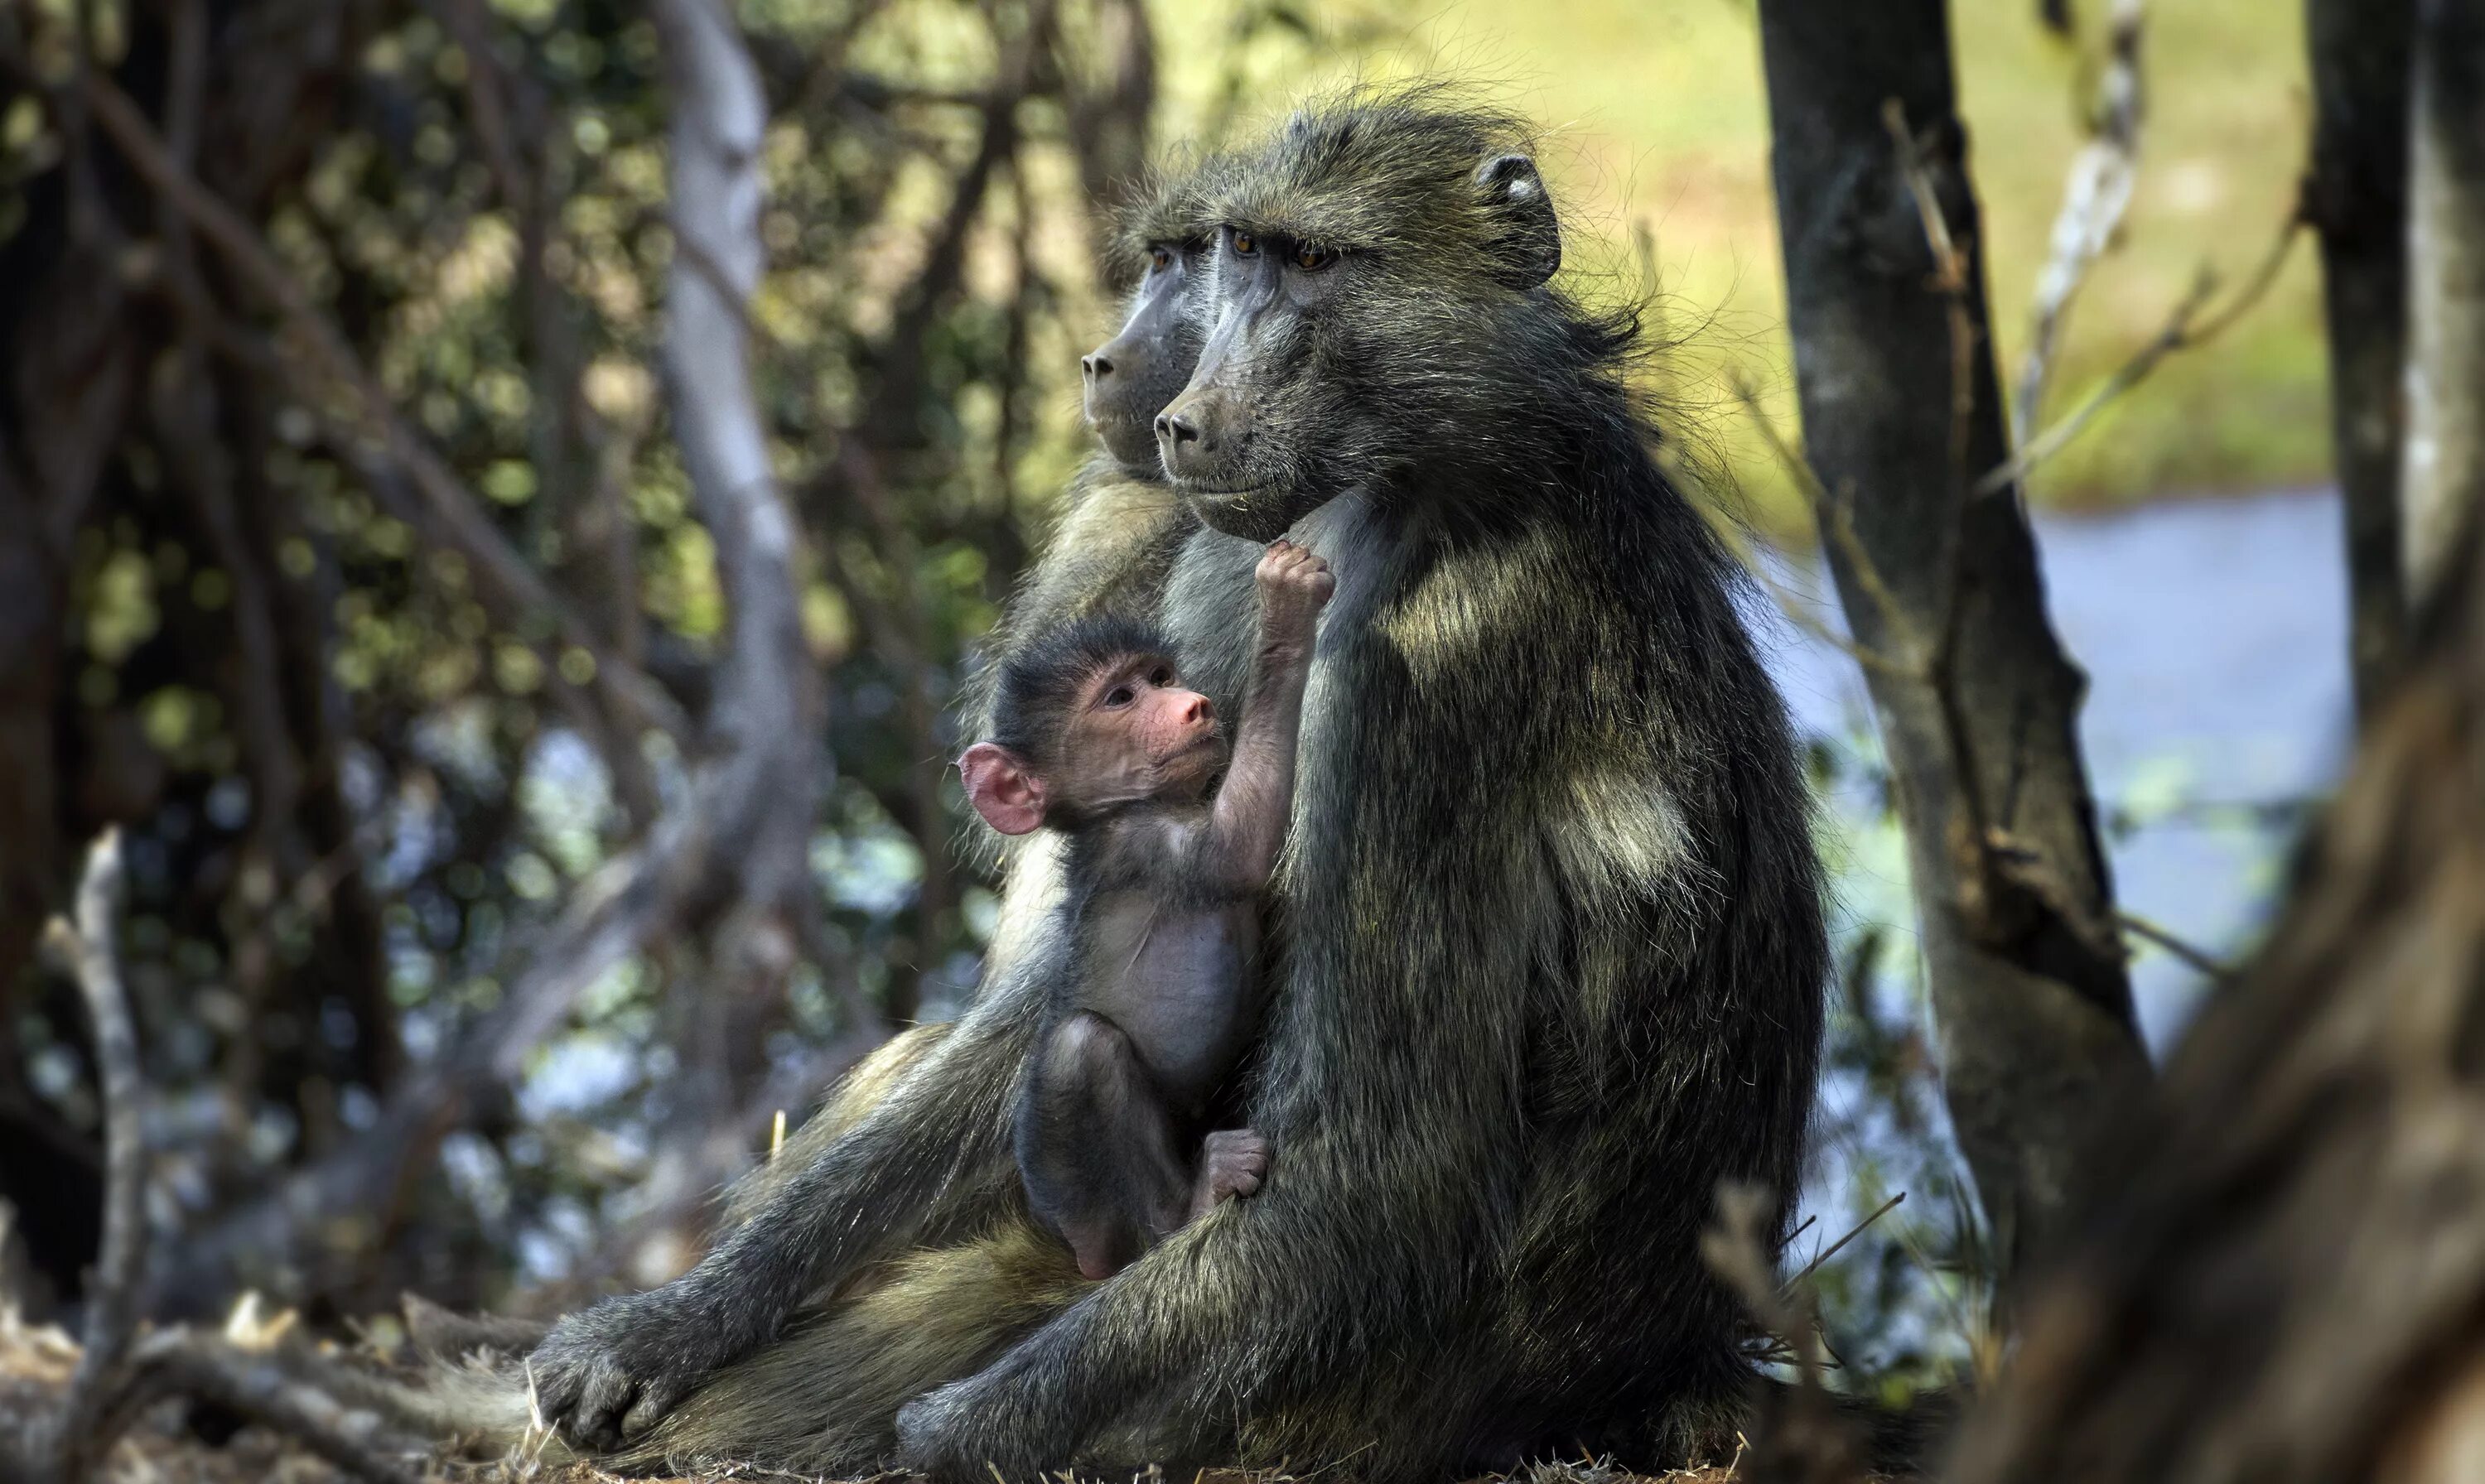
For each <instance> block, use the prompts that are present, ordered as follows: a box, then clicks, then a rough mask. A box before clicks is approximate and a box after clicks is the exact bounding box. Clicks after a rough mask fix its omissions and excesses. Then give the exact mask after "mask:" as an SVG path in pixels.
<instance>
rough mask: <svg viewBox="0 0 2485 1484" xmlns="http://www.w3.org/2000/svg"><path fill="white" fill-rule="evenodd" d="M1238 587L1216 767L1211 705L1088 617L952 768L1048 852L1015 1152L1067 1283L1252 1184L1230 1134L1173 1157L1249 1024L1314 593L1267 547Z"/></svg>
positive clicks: (978, 807) (1008, 686)
mask: <svg viewBox="0 0 2485 1484" xmlns="http://www.w3.org/2000/svg"><path fill="white" fill-rule="evenodd" d="M1258 580H1259V589H1260V644H1259V652H1258V658H1257V660H1256V661H1255V662H1254V666H1253V670H1252V676H1251V689H1250V702H1249V706H1250V709H1249V710H1248V711H1247V712H1245V713H1244V714H1243V717H1242V725H1241V727H1240V728H1239V729H1238V731H1237V733H1236V736H1235V741H1234V744H1233V754H1232V761H1231V764H1230V766H1229V765H1228V763H1227V755H1226V745H1225V740H1224V737H1223V735H1222V733H1220V732H1219V730H1218V728H1217V723H1216V713H1215V708H1214V707H1212V706H1211V705H1210V704H1209V701H1208V698H1207V697H1206V696H1203V695H1201V694H1200V693H1199V692H1197V691H1195V690H1186V689H1184V688H1182V687H1181V683H1180V680H1179V678H1178V677H1177V675H1176V672H1175V667H1174V662H1173V661H1172V659H1171V658H1170V656H1171V653H1172V651H1171V648H1170V646H1168V645H1167V644H1165V643H1164V642H1163V640H1162V639H1161V637H1159V636H1158V635H1157V634H1155V633H1154V632H1153V631H1150V630H1147V629H1145V628H1141V627H1139V626H1136V625H1133V624H1129V623H1126V622H1120V621H1115V620H1112V619H1103V618H1099V619H1088V620H1085V621H1082V622H1080V623H1077V624H1073V625H1071V626H1070V627H1068V628H1066V629H1062V630H1058V631H1055V632H1054V633H1052V634H1044V635H1039V636H1036V637H1035V638H1033V639H1032V640H1031V641H1030V642H1029V643H1027V644H1026V645H1024V647H1023V648H1022V649H1021V651H1020V652H1019V653H1018V654H1017V655H1014V656H1012V657H1011V659H1010V661H1009V662H1008V664H1007V666H1006V667H1005V668H1004V670H1003V672H1002V676H1001V682H1000V705H999V709H998V714H997V716H996V719H995V723H994V740H993V741H990V742H977V743H976V744H975V745H973V746H972V747H969V748H968V749H967V753H966V756H965V757H963V758H961V759H960V760H959V765H958V766H959V770H960V771H961V772H962V773H964V774H965V776H966V781H967V796H968V797H969V799H970V800H972V801H973V803H974V806H975V811H976V812H977V813H978V814H981V815H982V816H983V817H984V820H985V822H986V823H989V824H991V825H992V826H993V827H994V828H995V829H997V830H999V831H1000V832H1001V833H1002V834H1005V835H1024V834H1026V833H1028V832H1030V831H1032V830H1035V829H1037V828H1042V827H1049V828H1051V829H1052V830H1054V831H1055V832H1057V833H1059V834H1061V835H1063V836H1064V837H1065V838H1066V839H1067V841H1068V850H1067V854H1066V858H1065V861H1064V879H1065V881H1066V883H1067V886H1068V896H1067V899H1066V900H1065V902H1064V903H1063V905H1062V909H1061V925H1060V931H1061V932H1062V935H1063V938H1064V939H1065V941H1067V942H1068V943H1069V944H1070V945H1071V948H1070V953H1069V956H1068V958H1067V960H1066V962H1065V964H1064V968H1065V972H1064V973H1062V974H1061V975H1060V976H1059V978H1058V980H1057V981H1056V983H1055V985H1054V986H1053V989H1052V993H1051V1004H1050V1005H1049V1007H1048V1009H1047V1012H1046V1015H1045V1027H1044V1031H1043V1034H1042V1036H1041V1038H1040V1039H1039V1040H1038V1042H1037V1045H1036V1049H1035V1054H1034V1056H1033V1057H1032V1058H1031V1059H1030V1060H1029V1062H1028V1066H1027V1071H1026V1076H1025V1086H1024V1092H1023V1093H1022V1094H1021V1097H1020V1102H1019V1107H1018V1116H1017V1144H1018V1162H1019V1173H1020V1174H1021V1176H1022V1177H1024V1180H1025V1181H1026V1188H1027V1198H1028V1203H1029V1204H1030V1205H1032V1206H1033V1207H1034V1210H1035V1214H1036V1217H1037V1219H1038V1220H1040V1221H1042V1222H1043V1223H1044V1224H1045V1226H1047V1227H1048V1228H1051V1230H1052V1231H1053V1232H1054V1234H1056V1235H1058V1236H1059V1237H1061V1238H1062V1239H1063V1240H1064V1241H1066V1242H1068V1243H1069V1244H1070V1249H1071V1251H1072V1253H1073V1254H1075V1255H1077V1257H1078V1259H1079V1272H1080V1273H1081V1274H1082V1275H1084V1276H1085V1277H1088V1278H1109V1277H1111V1276H1112V1275H1113V1274H1115V1273H1117V1272H1120V1271H1121V1270H1122V1268H1123V1267H1125V1266H1126V1265H1128V1264H1129V1262H1130V1261H1131V1259H1132V1258H1133V1257H1135V1256H1137V1255H1138V1254H1139V1253H1140V1252H1141V1251H1142V1250H1143V1249H1145V1248H1146V1247H1147V1246H1149V1245H1150V1244H1152V1243H1154V1242H1155V1241H1156V1240H1157V1239H1159V1238H1161V1237H1162V1236H1164V1235H1165V1234H1166V1233H1168V1232H1170V1231H1172V1230H1174V1229H1175V1228H1178V1227H1180V1226H1182V1225H1183V1224H1184V1223H1186V1222H1188V1221H1189V1220H1191V1219H1192V1218H1194V1217H1197V1216H1201V1215H1205V1214H1206V1213H1207V1212H1208V1210H1209V1209H1210V1208H1211V1207H1212V1206H1214V1205H1215V1203H1216V1202H1217V1201H1220V1200H1222V1199H1224V1198H1225V1197H1227V1196H1247V1195H1249V1194H1251V1193H1252V1192H1253V1191H1256V1190H1258V1189H1259V1188H1260V1180H1261V1177H1262V1176H1263V1175H1264V1174H1266V1173H1267V1170H1268V1162H1269V1147H1268V1145H1267V1143H1266V1141H1264V1140H1262V1139H1261V1138H1260V1136H1259V1135H1258V1134H1257V1133H1255V1132H1253V1131H1252V1130H1250V1129H1247V1128H1241V1129H1218V1130H1215V1131H1213V1132H1211V1133H1209V1134H1208V1135H1207V1137H1206V1140H1205V1147H1204V1148H1203V1150H1202V1152H1201V1154H1200V1156H1199V1158H1198V1159H1197V1160H1195V1161H1194V1160H1193V1159H1191V1158H1190V1157H1189V1155H1188V1152H1187V1151H1188V1148H1189V1147H1190V1146H1191V1145H1192V1143H1193V1142H1194V1140H1195V1139H1196V1138H1197V1131H1198V1129H1199V1127H1200V1122H1201V1120H1202V1118H1203V1117H1204V1116H1205V1115H1206V1113H1207V1112H1208V1110H1209V1107H1210V1102H1211V1099H1212V1098H1213V1097H1214V1096H1215V1094H1216V1093H1217V1092H1218V1091H1219V1090H1220V1089H1221V1088H1222V1086H1223V1085H1224V1083H1225V1082H1226V1080H1227V1078H1228V1077H1229V1075H1230V1074H1231V1073H1232V1071H1233V1069H1234V1066H1235V1063H1236V1062H1237V1060H1238V1059H1239V1058H1240V1057H1241V1055H1242V1050H1243V1047H1244V1044H1245V1043H1246V1042H1247V1041H1248V1040H1249V1039H1250V1038H1251V1037H1252V1035H1253V1034H1254V1033H1255V1032H1256V1030H1257V1028H1258V1024H1259V997H1260V996H1259V972H1258V969H1259V966H1258V962H1257V960H1258V958H1259V947H1260V895H1261V892H1262V891H1263V890H1264V889H1265V888H1266V887H1267V885H1268V883H1269V876H1270V872H1271V871H1273V870H1274V869H1275V867H1276V863H1277V851H1278V849H1279V847H1280V846H1282V845H1283V844H1284V842H1285V838H1286V825H1287V823H1288V821H1289V820H1290V819H1291V818H1292V815H1293V811H1294V801H1295V744H1296V739H1297V734H1298V733H1299V731H1300V729H1301V721H1302V701H1303V685H1304V682H1305V681H1306V680H1307V679H1308V678H1309V676H1310V672H1311V644H1312V634H1313V627H1314V625H1315V623H1316V622H1317V619H1318V615H1319V612H1320V607H1321V605H1322V604H1324V603H1325V602H1327V601H1328V595H1329V593H1330V591H1331V590H1332V589H1333V588H1334V586H1335V580H1334V579H1332V578H1331V577H1330V576H1329V571H1328V565H1327V563H1325V562H1324V561H1322V560H1321V559H1320V558H1319V557H1317V556H1314V555H1313V554H1311V553H1309V552H1306V551H1304V550H1303V549H1301V548H1300V547H1297V546H1294V545H1292V544H1291V543H1288V542H1285V541H1279V542H1277V543H1276V544H1275V545H1273V546H1271V547H1270V549H1269V551H1268V554H1267V555H1265V556H1263V557H1262V558H1261V560H1260V566H1259V572H1258ZM1219 769H1223V770H1224V774H1225V776H1224V781H1223V782H1222V783H1221V784H1220V785H1218V787H1217V789H1216V792H1215V796H1214V797H1210V796H1208V795H1207V792H1206V791H1207V787H1208V783H1209V780H1210V779H1211V778H1212V777H1213V776H1215V773H1216V772H1217V771H1218V770H1219Z"/></svg>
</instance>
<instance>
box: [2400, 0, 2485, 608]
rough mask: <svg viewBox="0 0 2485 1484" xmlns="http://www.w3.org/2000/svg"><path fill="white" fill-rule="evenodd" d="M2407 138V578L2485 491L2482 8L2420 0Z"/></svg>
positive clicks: (2459, 1)
mask: <svg viewBox="0 0 2485 1484" xmlns="http://www.w3.org/2000/svg"><path fill="white" fill-rule="evenodd" d="M2415 62H2416V66H2415V87H2414V93H2415V113H2414V118H2413V121H2412V124H2411V128H2410V139H2409V151H2408V159H2409V170H2408V177H2409V188H2408V198H2409V201H2408V204H2409V217H2408V317H2407V324H2408V355H2407V446H2406V450H2405V454H2404V458H2403V462H2402V464H2401V466H2400V485H2401V489H2402V491H2403V492H2404V505H2403V508H2404V510H2405V512H2406V526H2405V529H2404V531H2403V532H2402V536H2403V539H2404V542H2405V551H2406V562H2407V581H2408V589H2409V591H2411V592H2414V593H2418V594H2421V593H2422V592H2423V591H2424V590H2425V588H2426V587H2427V586H2428V585H2429V584H2430V583H2431V582H2432V581H2433V580H2434V579H2435V577H2436V576H2437V574H2438V573H2439V571H2440V569H2441V566H2442V563H2443V559H2444V552H2445V551H2446V550H2447V548H2448V545H2449V542H2450V540H2451V537H2452V535H2453V533H2454V532H2456V531H2457V530H2458V529H2459V526H2460V523H2461V521H2462V520H2463V519H2464V516H2465V512H2466V511H2467V510H2468V509H2469V507H2471V505H2473V504H2474V503H2475V502H2476V496H2477V492H2478V491H2479V490H2480V489H2485V408H2480V407H2479V405H2478V402H2477V397H2478V395H2479V394H2480V392H2485V3H2480V0H2420V3H2419V4H2418V7H2417V40H2416V56H2415Z"/></svg>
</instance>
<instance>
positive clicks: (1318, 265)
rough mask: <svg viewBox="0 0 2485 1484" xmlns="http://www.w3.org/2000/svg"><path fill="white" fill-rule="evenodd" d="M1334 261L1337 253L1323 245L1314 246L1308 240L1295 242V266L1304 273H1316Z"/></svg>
mask: <svg viewBox="0 0 2485 1484" xmlns="http://www.w3.org/2000/svg"><path fill="white" fill-rule="evenodd" d="M1335 261H1337V255H1336V254H1335V253H1332V252H1330V251H1329V250H1328V249H1326V248H1324V247H1314V246H1312V245H1311V244H1310V243H1308V242H1297V243H1296V244H1295V266H1296V267H1297V268H1300V269H1302V270H1303V271H1304V272H1305V273H1318V272H1320V271H1321V270H1322V269H1323V268H1325V267H1327V266H1328V265H1329V264H1330V263H1333V262H1335Z"/></svg>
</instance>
